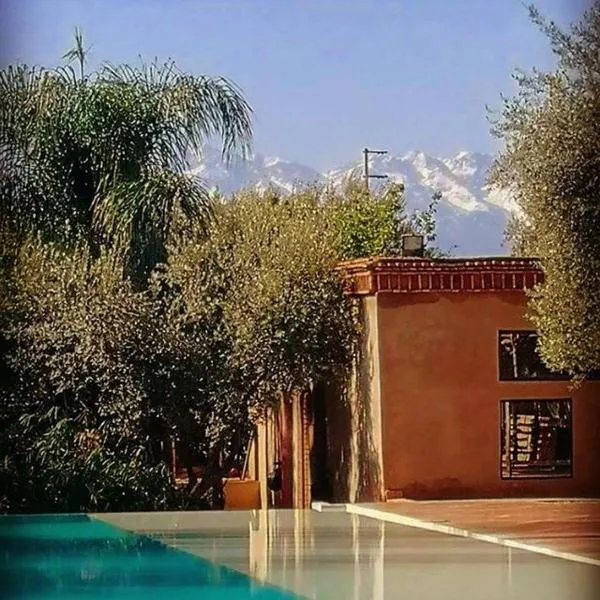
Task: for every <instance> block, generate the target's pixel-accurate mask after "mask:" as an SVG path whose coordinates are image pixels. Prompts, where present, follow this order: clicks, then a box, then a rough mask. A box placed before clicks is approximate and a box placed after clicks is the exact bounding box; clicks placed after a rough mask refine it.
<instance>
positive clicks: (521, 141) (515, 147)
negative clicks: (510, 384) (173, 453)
mask: <svg viewBox="0 0 600 600" xmlns="http://www.w3.org/2000/svg"><path fill="white" fill-rule="evenodd" d="M530 13H531V17H532V19H533V21H534V23H536V24H537V25H538V26H540V27H541V28H542V30H543V31H544V33H545V34H546V35H547V36H548V38H549V41H550V44H551V47H552V50H553V51H554V53H555V55H556V57H557V62H558V64H557V67H556V70H555V71H553V72H549V73H544V72H539V71H534V72H533V73H530V74H525V73H518V74H517V75H516V82H517V85H518V93H517V94H516V96H514V97H513V98H509V99H506V100H505V102H504V106H503V109H502V112H501V114H500V115H499V117H497V118H496V120H495V123H494V132H495V133H496V134H497V135H498V136H499V137H500V138H501V139H502V140H503V141H504V150H503V151H502V152H501V153H500V156H499V157H498V159H497V162H496V164H495V168H494V170H493V173H492V182H493V183H495V184H497V185H501V186H505V187H509V188H511V189H514V190H515V195H516V196H515V197H516V201H517V203H518V206H519V208H520V212H521V216H520V218H519V219H518V220H517V222H516V223H513V224H512V227H511V231H510V234H511V238H512V241H513V247H514V248H515V249H517V250H518V251H519V252H521V253H526V254H529V255H532V256H535V257H538V258H539V259H540V263H541V267H542V269H543V271H544V283H543V284H541V285H539V286H538V287H537V289H536V290H535V291H534V293H533V295H532V298H531V303H530V316H531V319H532V320H533V322H534V324H535V325H536V327H537V329H538V331H539V334H540V346H539V349H540V352H541V355H542V357H543V358H544V360H545V361H546V362H547V363H548V365H549V366H550V367H551V368H554V369H556V370H566V371H569V372H571V373H572V374H573V375H575V376H578V377H581V376H585V375H586V373H588V372H590V371H591V370H594V369H598V368H600V246H599V245H598V239H599V237H600V179H599V178H598V173H600V2H598V1H597V0H596V1H595V2H594V3H593V5H592V6H591V8H590V10H589V11H588V12H586V13H585V14H584V15H583V17H582V18H581V21H580V22H579V23H577V24H576V25H574V26H572V27H571V29H570V30H569V31H567V32H565V31H562V30H561V29H559V28H558V27H557V26H556V25H555V24H554V23H552V22H547V21H545V20H544V19H543V18H542V17H541V15H540V14H539V12H538V11H537V10H536V9H535V8H533V7H532V8H531V9H530Z"/></svg>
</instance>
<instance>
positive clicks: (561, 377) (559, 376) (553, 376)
mask: <svg viewBox="0 0 600 600" xmlns="http://www.w3.org/2000/svg"><path fill="white" fill-rule="evenodd" d="M503 334H533V335H535V336H536V344H537V337H538V334H537V331H536V330H535V329H498V333H497V336H496V365H497V375H498V381H502V382H520V381H525V382H532V381H570V380H571V377H570V376H569V375H568V374H567V373H552V371H550V370H549V369H548V367H546V366H545V365H544V362H543V361H542V358H541V357H540V356H538V358H539V360H540V362H541V364H542V367H543V368H544V370H545V372H546V374H545V375H544V376H542V377H535V376H529V377H504V376H503V374H502V359H501V355H502V352H501V351H502V346H501V339H502V335H503ZM548 372H549V373H550V375H547V373H548Z"/></svg>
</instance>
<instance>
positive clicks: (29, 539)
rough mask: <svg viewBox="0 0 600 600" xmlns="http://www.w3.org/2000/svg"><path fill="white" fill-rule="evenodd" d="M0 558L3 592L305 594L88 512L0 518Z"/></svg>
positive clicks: (237, 597) (181, 597)
mask: <svg viewBox="0 0 600 600" xmlns="http://www.w3.org/2000/svg"><path fill="white" fill-rule="evenodd" d="M0 557H1V559H0V582H1V583H0V597H2V598H31V599H38V598H39V599H41V598H57V599H61V600H63V599H64V600H66V599H73V600H75V599H78V598H87V599H90V598H92V599H93V598H106V599H109V598H110V599H120V598H123V599H124V598H128V599H131V598H139V599H140V600H141V599H142V598H143V599H146V598H147V599H153V600H154V599H156V600H162V599H163V598H164V599H165V600H166V599H167V598H168V599H169V600H174V599H178V600H186V599H187V598H194V599H195V600H200V599H202V600H205V599H206V600H212V599H215V600H216V599H219V598H223V599H230V600H242V599H249V598H252V599H254V600H263V599H264V600H284V599H285V600H292V599H294V598H299V596H297V595H294V594H292V593H291V592H286V591H283V590H279V589H277V588H276V587H273V586H270V585H266V584H264V583H260V582H258V581H256V580H254V579H252V578H251V577H249V576H248V575H246V574H244V573H240V572H237V571H235V570H233V569H231V568H228V567H225V566H222V565H220V564H218V563H215V562H212V561H210V560H206V559H203V558H201V557H197V556H193V555H191V554H188V553H186V552H183V551H181V550H177V549H174V548H171V547H169V546H166V545H165V544H163V543H162V542H160V541H158V540H153V539H151V538H149V537H147V536H145V535H138V534H133V533H128V532H126V531H123V530H121V529H119V528H117V527H114V526H111V525H109V524H107V523H104V522H102V521H99V520H96V519H91V518H90V517H88V516H87V515H40V516H3V517H0Z"/></svg>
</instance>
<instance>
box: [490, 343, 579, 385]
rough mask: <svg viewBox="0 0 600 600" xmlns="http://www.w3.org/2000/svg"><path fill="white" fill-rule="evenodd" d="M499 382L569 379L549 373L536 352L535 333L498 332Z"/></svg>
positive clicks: (566, 375) (556, 373)
mask: <svg viewBox="0 0 600 600" xmlns="http://www.w3.org/2000/svg"><path fill="white" fill-rule="evenodd" d="M498 365H499V369H500V381H515V380H517V381H518V380H525V381H527V380H536V379H537V380H545V379H546V380H547V379H565V380H566V379H569V375H568V374H566V373H563V372H556V371H551V370H550V369H549V368H548V367H547V366H546V365H545V364H544V361H543V360H542V359H541V357H540V355H539V354H538V351H537V334H536V332H535V331H500V332H498Z"/></svg>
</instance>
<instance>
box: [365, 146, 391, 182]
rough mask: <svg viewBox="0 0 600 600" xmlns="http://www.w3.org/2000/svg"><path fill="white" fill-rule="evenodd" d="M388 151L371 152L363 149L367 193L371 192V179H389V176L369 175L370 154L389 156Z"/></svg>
mask: <svg viewBox="0 0 600 600" xmlns="http://www.w3.org/2000/svg"><path fill="white" fill-rule="evenodd" d="M387 153H388V152H387V150H369V149H368V148H364V149H363V155H364V165H365V166H364V178H365V187H366V188H367V192H368V191H369V180H371V179H387V175H371V174H370V173H369V154H387Z"/></svg>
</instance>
